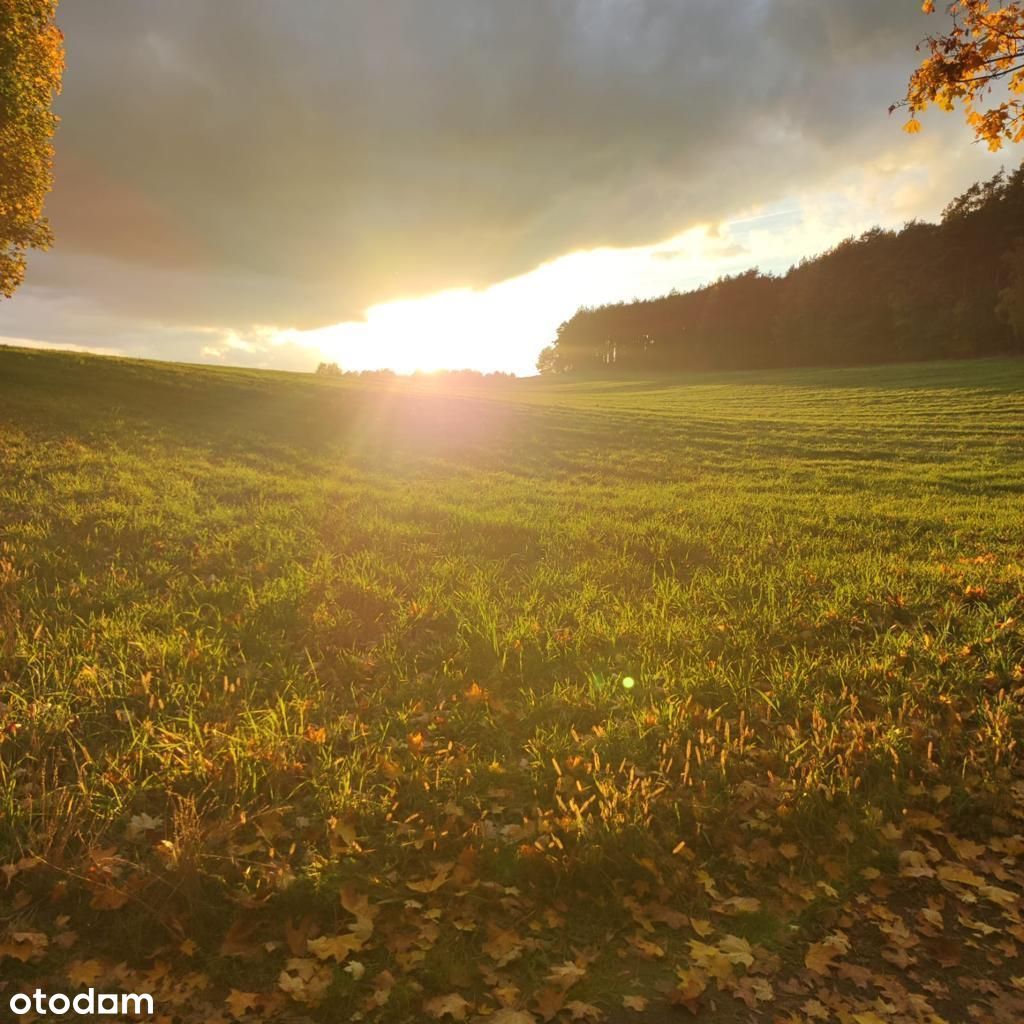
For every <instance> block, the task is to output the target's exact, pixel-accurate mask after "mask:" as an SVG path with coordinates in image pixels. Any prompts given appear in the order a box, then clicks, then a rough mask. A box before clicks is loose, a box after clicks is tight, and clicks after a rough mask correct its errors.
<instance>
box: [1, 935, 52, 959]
mask: <svg viewBox="0 0 1024 1024" xmlns="http://www.w3.org/2000/svg"><path fill="white" fill-rule="evenodd" d="M47 945H49V939H47V937H46V936H45V935H44V934H43V933H42V932H12V933H11V937H10V940H9V941H7V942H0V960H2V959H3V958H4V957H5V956H8V957H10V958H11V959H13V960H20V961H21V962H22V963H27V962H28V961H29V960H35V959H37V958H38V957H41V956H42V955H43V954H44V953H45V952H46V947H47Z"/></svg>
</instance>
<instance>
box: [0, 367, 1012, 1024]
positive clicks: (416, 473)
mask: <svg viewBox="0 0 1024 1024" xmlns="http://www.w3.org/2000/svg"><path fill="white" fill-rule="evenodd" d="M1022 499H1024V361H1020V360H1017V361H1014V360H1005V361H999V360H983V361H977V362H963V363H941V364H918V365H904V366H892V367H881V368H869V369H838V370H827V371H824V370H822V371H813V370H800V371H779V372H771V373H759V374H754V373H736V374H721V375H694V376H690V377H671V378H662V379H652V380H641V379H637V380H630V379H618V380H614V381H608V380H603V381H594V382H588V381H585V380H579V381H568V380H563V379H543V380H524V381H509V382H499V383H495V384H491V385H487V386H482V385H479V386H474V385H470V384H459V385H446V384H444V383H443V382H440V381H432V380H430V379H429V378H427V379H424V380H420V381H397V382H389V381H386V380H382V381H372V380H355V379H349V378H342V379H339V380H330V379H321V378H316V377H313V376H304V375H289V374H280V373H269V372H268V373H263V372H255V371H245V370H227V369H224V370H220V369H212V368H207V367H188V366H179V365H172V364H157V363H146V362H132V361H121V360H109V359H102V358H99V357H92V356H78V355H71V354H63V353H60V354H58V353H52V352H42V351H27V350H19V349H10V348H8V349H0V865H3V872H4V875H5V878H2V879H0V885H2V886H3V893H4V896H3V897H2V898H0V905H2V907H3V909H2V912H0V929H3V931H0V955H3V956H4V958H5V959H4V960H3V961H2V965H3V966H2V979H3V983H4V984H5V985H6V986H7V988H6V990H5V991H6V992H7V993H10V992H12V991H15V990H17V989H18V987H19V986H21V985H31V986H34V985H35V984H36V983H37V982H38V981H39V980H40V979H44V980H45V979H50V981H51V988H53V987H54V984H53V979H57V980H58V981H59V982H60V984H62V985H63V987H64V989H65V990H71V989H73V988H74V986H75V985H76V984H78V985H84V984H94V985H95V987H97V989H99V988H105V989H106V990H111V989H112V987H113V988H114V989H117V988H120V989H124V990H132V991H152V992H155V993H157V1007H158V1011H159V1013H162V1014H163V1015H164V1016H163V1018H162V1019H164V1020H166V1021H168V1022H169V1021H171V1020H174V1019H179V1020H193V1019H195V1020H203V1021H214V1020H223V1021H230V1020H241V1021H245V1020H250V1019H251V1020H256V1019H268V1018H276V1017H279V1018H281V1019H288V1020H307V1019H308V1020H315V1021H320V1020H325V1021H333V1020H339V1021H341V1020H349V1019H360V1016H362V1017H363V1018H365V1019H368V1020H376V1019H381V1020H387V1021H392V1020H394V1021H404V1020H424V1019H431V1018H434V1019H441V1020H454V1021H460V1020H471V1019H476V1018H480V1019H485V1018H486V1019H489V1020H491V1021H493V1022H494V1024H530V1022H533V1021H546V1020H552V1019H555V1018H558V1019H560V1020H561V1019H564V1020H589V1021H598V1020H602V1019H607V1020H613V1021H618V1020H623V1021H625V1020H636V1021H641V1020H651V1021H654V1020H661V1019H662V1018H661V1017H659V1016H657V1014H658V1013H661V1012H662V1009H664V1012H666V1013H670V1014H674V1013H677V1012H679V1010H680V1009H683V1010H691V1011H693V1012H695V1013H697V1014H698V1019H707V1020H729V1021H732V1020H734V1019H735V1020H737V1021H739V1020H749V1019H757V1020H762V1019H764V1020H780V1021H781V1020H784V1021H790V1020H791V1021H802V1020H807V1021H810V1020H818V1021H838V1022H840V1024H849V1022H855V1024H876V1021H878V1020H881V1021H890V1020H892V1021H899V1020H902V1019H906V1020H914V1021H941V1020H949V1021H959V1020H968V1019H971V1020H975V1019H981V1020H998V1019H1003V1018H1001V1017H999V1015H998V1014H999V1013H1001V1012H1006V1013H1007V1014H1009V1016H1007V1017H1006V1018H1005V1019H1008V1020H1009V1019H1020V1018H1019V1017H1017V1018H1014V1017H1013V1013H1015V1012H1017V1008H1019V1005H1018V1004H1017V1003H1014V1002H1013V999H1014V998H1017V997H1019V995H1020V992H1019V989H1020V988H1021V987H1024V983H1022V984H1021V985H1017V984H1016V983H1011V982H1010V981H1009V980H1008V979H1010V978H1011V977H1017V979H1018V981H1019V980H1020V978H1019V976H1021V975H1024V965H1022V964H1021V963H1020V961H1019V960H1015V958H1016V957H1017V950H1018V947H1017V945H1016V943H1017V942H1021V943H1024V925H1022V924H1021V904H1020V893H1021V883H1022V880H1024V861H1022V858H1024V840H1022V839H1021V838H1020V836H1019V833H1020V832H1024V782H1022V779H1024V775H1022V773H1021V763H1020V758H1021V751H1020V749H1019V743H1018V741H1019V739H1020V737H1021V725H1022V698H1024V501H1022ZM967 875H971V876H972V878H967V877H966V876H967ZM979 879H980V881H979ZM927 885H933V886H939V888H938V889H937V890H936V891H935V892H934V893H933V892H932V890H928V892H927V894H924V890H921V893H922V895H920V898H919V899H918V898H917V897H916V896H915V892H918V890H917V889H916V888H915V887H917V886H927ZM940 898H941V899H940ZM915 901H916V902H915ZM871 906H882V907H883V908H888V909H885V910H884V912H880V913H879V914H877V915H873V914H872V913H871V911H870V907H871ZM851 907H857V908H860V910H861V911H863V913H858V914H854V913H852V912H851V910H850V908H851ZM922 912H927V913H924V917H923V918H922V917H920V915H921V913H922ZM886 914H888V915H889V916H886ZM964 915H966V917H967V920H968V921H971V922H973V924H972V925H971V926H964V925H963V924H962V918H963V916H964ZM854 918H856V919H854ZM894 918H896V919H899V920H901V921H905V922H906V925H905V927H906V929H907V930H908V931H909V932H913V934H914V936H915V938H916V939H917V940H918V941H917V942H916V943H910V945H909V946H908V945H907V943H906V942H905V941H904V938H905V937H901V933H900V932H899V929H898V928H897V929H896V933H895V937H894V933H893V928H894V923H893V922H894ZM872 921H874V922H875V924H877V927H873V930H872V929H871V928H869V930H868V932H865V933H864V934H863V935H862V936H861V937H860V938H858V939H856V941H854V940H855V938H856V936H857V935H858V934H859V933H858V932H857V929H858V928H860V927H862V925H863V923H864V922H868V924H869V925H870V924H871V922H872ZM958 922H959V923H958ZM883 924H884V925H885V927H883V926H882V925H883ZM975 925H976V926H977V927H975ZM965 927H966V928H967V931H966V932H963V934H964V935H965V936H966V939H963V940H961V939H954V937H953V936H954V933H953V931H952V929H960V932H962V931H963V929H964V928H965ZM887 928H888V929H889V930H888V931H887V930H886V929H887ZM929 928H931V929H932V930H933V931H935V930H936V929H937V930H938V940H936V941H938V942H939V946H935V944H934V943H933V941H932V940H933V939H934V938H935V936H934V935H932V934H931V933H929V930H928V929H929ZM986 929H988V930H986ZM1015 929H1016V931H1017V932H1019V934H1015V931H1014V930H1015ZM960 932H956V934H957V935H959V934H960ZM897 939H898V940H899V941H897ZM844 943H845V945H844ZM942 943H944V945H942ZM949 946H956V947H958V948H957V949H956V950H952V951H951V950H950V949H949V948H947V947H949ZM933 947H934V948H940V949H944V950H945V952H944V953H943V956H944V957H945V959H942V958H941V957H939V956H938V955H937V954H936V955H932V953H931V952H929V951H932V950H933ZM972 947H973V949H972ZM897 948H898V949H911V953H910V954H905V955H910V956H912V957H914V962H913V963H910V964H908V963H903V964H902V965H900V964H899V963H898V962H897V961H896V960H894V957H895V956H896V954H895V953H893V952H892V951H893V950H896V949H897ZM815 950H818V953H817V954H816V953H815V952H814V951H815ZM887 950H888V951H889V952H890V953H891V954H892V955H888V956H887V955H886V951H887ZM858 951H859V952H861V953H864V954H865V955H870V956H873V957H874V958H875V959H874V960H873V961H872V963H873V964H876V965H877V964H881V965H882V966H884V968H885V969H886V970H888V971H891V972H894V973H895V975H897V976H898V979H897V981H896V982H892V983H883V982H879V981H878V980H877V977H875V976H874V975H873V977H872V978H870V979H865V978H864V977H863V975H861V976H860V977H859V978H858V976H857V975H856V972H854V973H853V974H852V975H848V974H844V972H843V969H842V964H843V963H844V962H847V961H848V962H852V961H851V959H850V958H851V957H852V956H853V955H854V954H855V953H857V952H858ZM954 953H956V956H955V957H954ZM847 954H849V956H847ZM954 961H955V963H954ZM822 968H823V969H822ZM863 969H867V968H863ZM851 970H852V968H851ZM871 970H872V971H875V967H874V966H872V967H871ZM957 971H960V972H961V974H962V977H964V978H977V977H979V976H982V975H984V973H985V972H988V974H987V975H985V976H986V977H990V978H994V979H995V980H993V981H991V985H993V986H995V988H997V989H999V991H1000V995H999V996H998V1000H1002V1002H1001V1003H999V1005H998V1006H997V996H996V994H994V990H985V991H975V990H973V989H971V990H970V992H969V994H968V996H967V997H961V995H960V994H959V992H960V990H959V989H958V988H957V986H955V985H953V986H952V988H947V989H946V992H945V994H943V993H942V992H940V991H939V989H937V988H935V987H929V982H931V983H933V985H938V986H939V987H940V988H941V987H942V986H943V985H947V986H948V985H950V979H951V978H953V977H955V976H958V975H957V974H956V972H957ZM915 972H917V981H915V980H914V978H915ZM782 979H785V983H783V981H782ZM892 984H899V985H902V986H904V989H905V991H906V992H911V993H914V992H917V993H920V999H919V1000H918V1001H917V1002H915V1001H914V1000H912V999H909V997H908V1000H909V1001H907V1002H906V1005H905V1006H904V1005H902V1004H901V1006H900V1008H899V1009H898V1010H896V1009H892V1010H888V1011H886V1010H883V1009H881V1008H879V1006H878V1005H876V1003H875V1002H873V1001H874V1000H881V1002H882V1003H883V1004H884V1005H885V1006H889V1007H893V1006H896V1005H897V1004H898V1003H899V1000H898V999H897V997H896V996H895V995H894V994H893V993H894V989H893V988H892V987H891V985H892ZM965 984H966V983H965ZM887 985H888V987H887ZM915 985H916V986H917V987H916V988H915ZM133 986H135V987H133ZM145 986H149V987H148V988H146V987H145ZM872 986H874V987H872ZM922 986H923V987H922ZM819 989H820V990H821V991H819ZM825 989H828V991H829V993H831V998H833V999H834V1000H839V1002H831V1003H830V1002H829V1001H828V998H826V996H825V995H824V994H823V993H824V991H825ZM856 998H863V999H865V1000H868V1001H869V1003H870V1005H869V1004H868V1003H866V1004H865V1006H866V1007H867V1008H866V1009H865V1008H861V1009H859V1010H857V1012H860V1013H861V1014H862V1015H864V1014H869V1013H870V1014H874V1015H875V1016H874V1017H873V1018H872V1017H868V1016H863V1019H862V1018H861V1017H856V1016H854V1015H853V1013H854V1010H849V1009H847V1008H844V1007H845V1006H846V1005H847V1004H843V1003H842V1000H847V1001H849V1000H854V999H856ZM964 998H966V1001H964ZM921 1000H924V1001H925V1002H926V1004H927V1005H928V1011H929V1012H931V1013H932V1014H933V1016H932V1017H928V1016H927V1013H926V1012H925V1010H923V1009H922V1008H921ZM958 1000H960V1001H959V1002H958ZM812 1001H813V1002H816V1003H817V1006H818V1007H820V1008H821V1012H819V1010H818V1009H813V1008H812V1009H811V1010H808V1009H806V1008H803V1007H804V1006H805V1004H807V1003H808V1002H812ZM974 1004H976V1005H978V1006H980V1007H981V1008H982V1010H983V1011H984V1013H983V1014H982V1016H980V1017H979V1016H978V1015H977V1014H975V1013H973V1012H969V1010H968V1009H967V1007H968V1006H969V1005H974ZM853 1005H854V1004H853V1003H849V1006H853ZM671 1007H674V1009H672V1008H671ZM907 1007H909V1009H908V1008H907ZM1000 1007H1002V1009H1000ZM1007 1007H1008V1009H1007ZM855 1009H856V1007H855ZM762 1012H763V1013H765V1014H767V1016H763V1017H762V1016H758V1014H761V1013H762ZM822 1013H824V1016H822ZM844 1013H846V1014H847V1016H846V1017H845V1018H844V1017H843V1014H844ZM900 1013H906V1014H907V1016H906V1017H901V1016H900ZM958 1013H962V1014H963V1016H958V1015H957V1014H958ZM772 1014H776V1016H772ZM785 1014H791V1016H785ZM985 1014H988V1016H985ZM702 1015H703V1016H702ZM687 1016H688V1015H687ZM158 1019H161V1018H159V1016H158Z"/></svg>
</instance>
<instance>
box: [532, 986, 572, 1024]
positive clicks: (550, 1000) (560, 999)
mask: <svg viewBox="0 0 1024 1024" xmlns="http://www.w3.org/2000/svg"><path fill="white" fill-rule="evenodd" d="M567 992H568V986H565V987H562V986H558V985H546V986H545V987H544V988H542V989H541V990H540V991H539V992H538V993H537V995H536V996H534V999H533V1002H534V1005H535V1006H536V1007H537V1012H538V1013H539V1014H540V1017H541V1020H545V1021H548V1020H551V1019H552V1018H553V1017H555V1016H556V1015H557V1014H558V1012H559V1011H560V1010H561V1009H562V1006H563V1004H564V1003H565V997H566V994H567Z"/></svg>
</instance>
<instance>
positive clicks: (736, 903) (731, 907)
mask: <svg viewBox="0 0 1024 1024" xmlns="http://www.w3.org/2000/svg"><path fill="white" fill-rule="evenodd" d="M715 909H716V910H721V911H724V912H725V913H727V914H756V913H757V912H758V911H759V910H760V909H761V901H760V900H759V899H757V897H756V896H730V897H729V899H727V900H722V901H721V902H720V903H718V904H716V906H715Z"/></svg>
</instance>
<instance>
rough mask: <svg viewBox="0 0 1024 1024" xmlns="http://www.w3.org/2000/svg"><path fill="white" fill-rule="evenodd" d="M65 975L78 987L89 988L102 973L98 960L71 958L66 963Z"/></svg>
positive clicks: (101, 966)
mask: <svg viewBox="0 0 1024 1024" xmlns="http://www.w3.org/2000/svg"><path fill="white" fill-rule="evenodd" d="M65 973H66V977H67V979H68V981H70V982H71V984H72V985H75V986H77V987H78V988H90V987H91V986H92V985H94V984H95V983H96V981H97V980H98V979H99V978H100V977H102V975H103V965H102V964H101V963H100V962H99V960H72V961H71V963H69V964H68V968H67V971H66V972H65Z"/></svg>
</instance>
